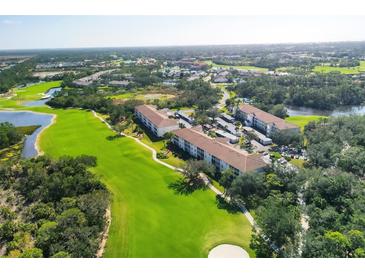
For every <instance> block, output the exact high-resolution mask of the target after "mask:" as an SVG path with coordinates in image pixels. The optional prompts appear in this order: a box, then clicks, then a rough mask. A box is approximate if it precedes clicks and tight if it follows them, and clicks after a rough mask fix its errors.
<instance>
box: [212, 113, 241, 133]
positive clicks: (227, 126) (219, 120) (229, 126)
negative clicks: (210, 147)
mask: <svg viewBox="0 0 365 274" xmlns="http://www.w3.org/2000/svg"><path fill="white" fill-rule="evenodd" d="M215 122H216V123H217V125H218V127H220V128H221V129H224V130H225V131H228V132H229V133H231V134H233V135H236V136H239V135H240V133H239V132H238V131H237V130H236V126H235V125H234V124H232V123H228V122H226V121H224V120H223V119H222V118H219V117H218V118H216V119H215Z"/></svg>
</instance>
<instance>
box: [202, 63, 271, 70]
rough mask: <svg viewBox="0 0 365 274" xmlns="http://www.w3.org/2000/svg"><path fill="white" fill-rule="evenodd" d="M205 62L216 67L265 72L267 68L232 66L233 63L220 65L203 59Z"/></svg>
mask: <svg viewBox="0 0 365 274" xmlns="http://www.w3.org/2000/svg"><path fill="white" fill-rule="evenodd" d="M205 63H206V64H208V65H211V66H213V67H217V68H235V69H243V70H249V71H259V72H267V71H269V69H267V68H260V67H255V66H233V65H220V64H216V63H214V62H213V61H205Z"/></svg>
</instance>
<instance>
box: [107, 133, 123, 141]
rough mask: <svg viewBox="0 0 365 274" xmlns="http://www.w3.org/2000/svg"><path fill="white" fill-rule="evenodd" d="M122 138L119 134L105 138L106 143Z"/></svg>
mask: <svg viewBox="0 0 365 274" xmlns="http://www.w3.org/2000/svg"><path fill="white" fill-rule="evenodd" d="M122 137H124V136H122V135H120V134H115V135H110V136H107V137H106V139H107V140H108V141H114V140H115V139H119V138H122Z"/></svg>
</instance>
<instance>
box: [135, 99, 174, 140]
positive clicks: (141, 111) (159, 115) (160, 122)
mask: <svg viewBox="0 0 365 274" xmlns="http://www.w3.org/2000/svg"><path fill="white" fill-rule="evenodd" d="M135 114H136V116H137V118H138V120H140V121H141V122H142V123H143V124H144V125H145V126H146V127H147V128H149V129H150V130H151V131H152V133H153V134H154V135H156V136H158V137H162V136H164V134H165V133H167V132H170V131H173V130H176V129H178V128H179V124H178V121H176V120H174V119H170V118H169V117H168V115H167V113H166V112H163V111H159V110H157V109H156V108H155V107H154V106H151V105H140V106H137V107H135Z"/></svg>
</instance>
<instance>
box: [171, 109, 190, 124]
mask: <svg viewBox="0 0 365 274" xmlns="http://www.w3.org/2000/svg"><path fill="white" fill-rule="evenodd" d="M175 115H176V116H177V117H179V118H181V119H183V120H185V121H186V122H188V123H189V124H193V123H194V118H193V117H191V116H190V115H189V114H188V113H186V112H184V111H183V110H178V111H176V112H175Z"/></svg>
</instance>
